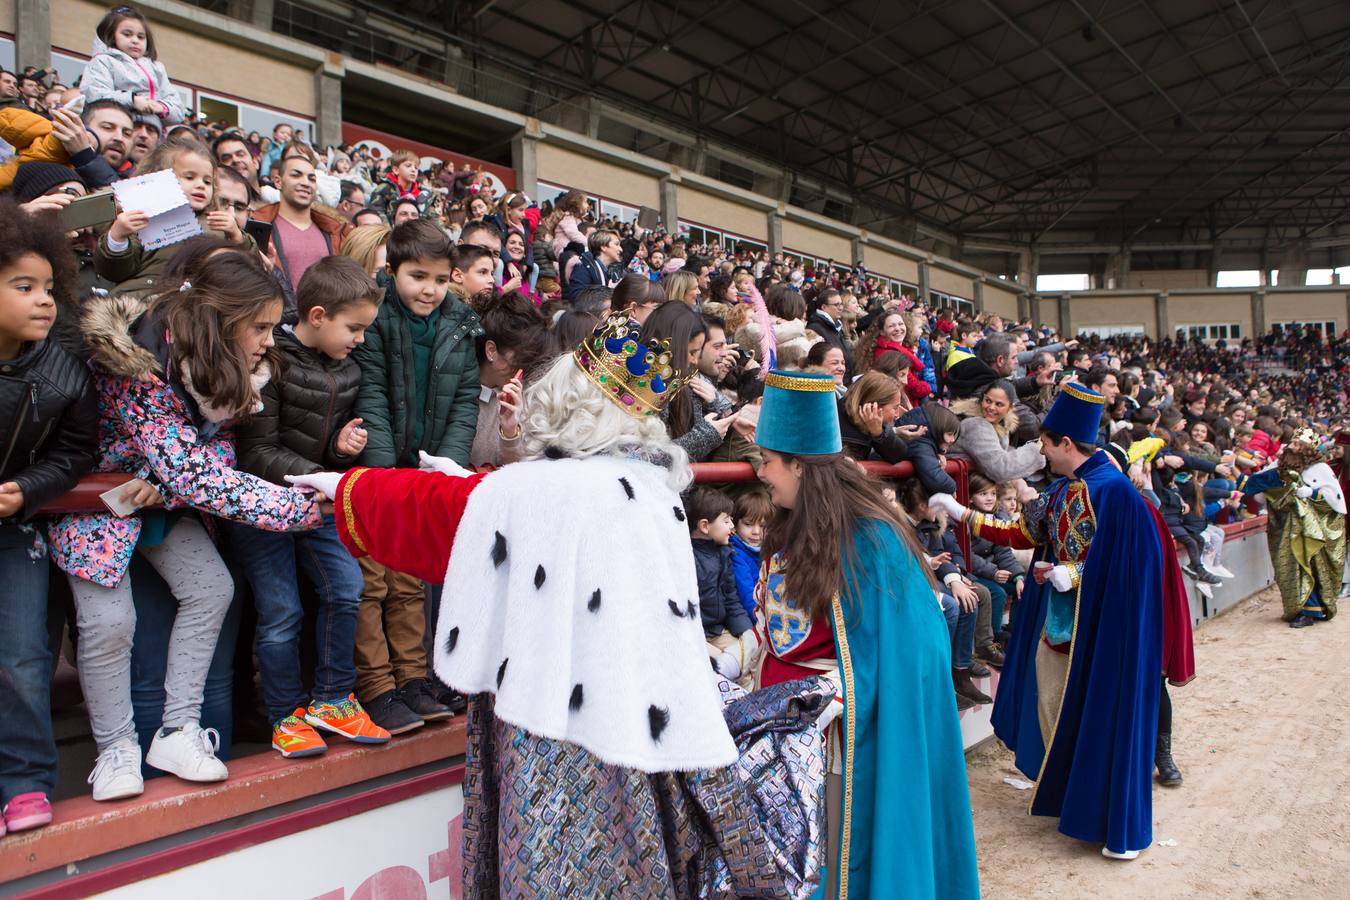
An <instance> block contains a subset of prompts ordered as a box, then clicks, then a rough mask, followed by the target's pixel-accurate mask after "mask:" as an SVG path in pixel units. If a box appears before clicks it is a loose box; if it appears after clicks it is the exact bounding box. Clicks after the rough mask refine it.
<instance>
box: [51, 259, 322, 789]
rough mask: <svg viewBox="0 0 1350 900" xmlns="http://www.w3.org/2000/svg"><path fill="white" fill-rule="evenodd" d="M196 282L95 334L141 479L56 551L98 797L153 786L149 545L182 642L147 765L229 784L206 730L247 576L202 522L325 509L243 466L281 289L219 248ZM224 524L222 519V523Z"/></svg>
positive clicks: (112, 435)
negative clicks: (135, 662)
mask: <svg viewBox="0 0 1350 900" xmlns="http://www.w3.org/2000/svg"><path fill="white" fill-rule="evenodd" d="M185 271H187V272H188V277H189V278H190V280H185V281H183V282H182V284H181V287H180V286H178V285H175V287H174V289H173V290H172V291H171V292H169V293H164V294H160V295H158V296H157V297H156V298H155V299H153V300H152V301H150V303H149V305H148V306H147V304H146V302H145V301H143V300H139V299H136V298H133V297H130V296H121V297H110V298H104V299H102V300H95V301H92V302H91V303H90V304H89V306H88V307H87V311H86V314H85V320H84V331H85V335H86V338H87V340H88V343H89V346H90V349H91V351H92V354H93V362H94V365H95V384H96V387H97V391H98V405H99V446H98V462H97V463H96V464H95V469H96V471H102V472H127V473H131V474H133V475H135V476H136V477H137V478H138V479H141V482H140V489H139V490H134V491H125V492H123V493H122V495H121V496H122V497H126V496H128V495H129V494H131V495H134V501H133V503H132V505H134V506H146V505H152V504H153V503H154V502H155V501H156V500H158V499H161V498H162V500H163V504H164V509H162V510H161V509H146V510H139V511H135V510H133V511H131V512H130V513H129V514H127V515H125V516H119V515H115V514H113V513H88V514H80V515H70V516H65V517H62V518H61V519H59V520H57V521H56V522H54V523H53V524H52V526H51V528H50V538H51V541H50V543H51V550H52V557H53V559H55V561H56V563H57V565H59V566H60V567H61V569H62V570H64V571H65V572H66V573H67V574H68V575H69V577H70V582H71V587H72V591H73V593H74V595H75V606H76V622H77V625H78V627H79V634H80V642H79V672H80V684H81V687H82V688H83V689H84V697H85V702H86V704H87V705H88V708H89V718H90V720H91V724H92V726H93V732H94V739H95V741H96V743H97V744H98V749H99V757H98V762H97V764H96V765H95V767H94V772H93V774H92V775H91V776H90V778H89V780H90V782H91V783H92V784H93V786H94V788H93V794H94V799H95V800H112V799H117V798H120V797H131V796H135V795H137V794H139V793H141V791H142V789H143V783H142V780H141V751H140V747H139V745H138V744H137V741H136V731H135V727H134V725H133V723H132V703H131V645H132V635H133V632H134V630H135V625H136V612H135V606H134V604H133V598H132V588H131V579H130V578H128V577H127V569H128V567H129V566H130V564H131V557H132V554H133V553H140V554H141V555H142V556H143V557H145V558H146V560H147V561H148V562H149V563H150V564H151V565H152V566H153V567H154V568H155V569H156V570H157V571H158V572H159V574H160V576H161V577H162V578H163V579H164V581H165V582H166V583H167V584H168V586H169V588H170V589H171V590H172V591H173V594H174V596H175V597H176V598H177V600H178V613H177V616H176V618H175V620H174V624H173V631H172V633H171V635H170V639H169V649H168V659H167V664H166V670H165V671H166V674H165V682H164V694H165V700H164V717H163V723H162V727H161V728H160V729H159V730H158V731H157V732H156V733H155V737H154V740H153V742H152V743H151V745H150V750H149V753H148V754H147V755H146V762H148V763H149V764H150V765H151V766H154V767H155V768H157V769H162V770H164V771H166V772H171V773H173V774H175V775H177V776H179V777H180V778H185V779H188V780H190V781H221V780H223V779H224V778H225V777H226V775H227V772H226V769H225V764H224V763H222V762H221V761H220V760H219V759H217V758H216V756H215V751H216V750H217V749H218V747H219V739H218V737H217V735H216V734H215V731H214V729H206V730H205V731H203V730H202V728H201V726H200V724H199V720H200V716H201V704H202V693H203V688H204V685H205V682H206V675H207V670H208V668H209V666H210V664H211V657H212V654H213V652H214V650H215V645H216V640H217V637H218V636H219V633H220V628H221V623H222V621H223V620H224V618H225V614H226V612H227V610H228V609H229V605H230V601H231V599H232V597H233V594H234V585H233V582H232V580H231V578H230V575H229V572H228V571H227V570H226V568H225V565H224V563H223V562H222V561H221V558H220V555H219V554H218V553H217V552H216V548H215V546H214V544H213V543H212V541H211V538H210V537H209V536H208V533H207V530H206V527H205V525H206V522H204V520H203V517H202V516H199V515H195V514H194V513H193V512H192V511H193V510H195V511H199V512H201V513H206V514H208V515H211V516H221V517H223V518H227V519H233V520H236V521H241V522H247V523H248V524H250V525H253V526H254V527H257V528H265V529H271V530H275V531H289V530H293V529H303V528H314V527H317V526H318V525H319V524H320V522H321V521H322V516H321V513H320V509H319V504H318V502H316V501H315V500H314V499H313V497H312V496H310V495H308V494H306V493H303V492H301V491H300V490H298V489H294V488H282V487H277V486H275V485H272V484H269V483H267V482H265V481H263V480H261V479H259V478H255V477H253V476H251V475H247V474H244V473H242V472H240V471H238V470H236V469H235V467H234V463H235V458H234V449H233V446H232V444H231V442H230V437H229V434H228V432H227V431H226V430H225V428H226V427H227V426H228V424H229V423H230V422H231V421H232V420H236V419H239V418H243V417H246V416H248V415H251V414H252V413H254V412H256V411H257V409H258V408H259V407H260V405H261V404H260V402H259V394H258V391H259V389H260V388H261V386H262V385H263V384H265V383H266V382H267V379H268V377H269V374H270V371H271V369H270V365H271V363H272V360H271V359H270V357H271V356H272V353H271V348H272V327H273V326H275V325H276V324H277V322H278V320H279V319H280V318H281V309H282V299H281V293H280V289H279V288H278V286H277V283H276V282H275V281H274V280H273V279H272V278H271V277H269V276H268V274H267V273H266V272H264V271H263V270H262V268H261V267H260V266H259V265H258V264H257V263H256V262H255V261H253V260H252V259H251V258H250V257H249V256H246V255H245V254H243V253H239V252H236V251H234V250H230V249H226V250H219V249H217V250H216V252H215V253H214V254H212V255H210V257H209V258H203V259H202V260H201V262H200V263H196V264H189V265H188V266H186V267H185ZM208 521H209V520H208Z"/></svg>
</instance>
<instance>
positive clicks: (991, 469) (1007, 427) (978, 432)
mask: <svg viewBox="0 0 1350 900" xmlns="http://www.w3.org/2000/svg"><path fill="white" fill-rule="evenodd" d="M952 412H954V413H956V414H957V415H958V416H960V417H961V431H960V433H959V434H957V436H956V440H955V441H953V442H952V445H951V447H950V448H948V451H947V454H948V455H949V456H951V457H952V458H954V459H964V460H968V461H969V462H970V465H971V468H973V469H974V470H975V471H976V472H979V473H980V474H981V475H983V476H984V477H985V478H988V479H989V480H990V481H993V482H1003V481H1013V480H1015V479H1018V478H1031V477H1033V476H1035V475H1037V474H1038V473H1040V471H1041V470H1042V469H1043V468H1045V457H1044V456H1043V455H1041V445H1040V444H1039V443H1037V442H1032V443H1028V444H1023V445H1022V446H1020V447H1017V448H1015V449H1014V448H1010V447H1009V437H1010V435H1012V434H1014V433H1016V431H1017V424H1018V422H1017V413H1016V412H1014V411H1013V410H1012V409H1009V410H1008V413H1007V415H1005V416H1004V417H1003V420H1002V421H1001V422H997V423H994V422H990V421H988V420H987V419H985V418H984V416H983V415H982V413H981V411H980V401H979V400H976V399H975V398H974V397H970V398H967V399H965V400H958V401H956V402H955V403H953V404H952Z"/></svg>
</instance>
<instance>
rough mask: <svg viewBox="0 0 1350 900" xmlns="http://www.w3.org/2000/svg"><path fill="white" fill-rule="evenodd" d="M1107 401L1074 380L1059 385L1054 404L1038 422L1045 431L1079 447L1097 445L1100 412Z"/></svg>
mask: <svg viewBox="0 0 1350 900" xmlns="http://www.w3.org/2000/svg"><path fill="white" fill-rule="evenodd" d="M1105 405H1106V398H1105V397H1103V396H1102V395H1101V394H1099V393H1097V392H1096V391H1090V390H1088V389H1087V388H1085V387H1083V386H1082V385H1081V384H1078V383H1077V382H1074V381H1066V382H1064V384H1063V385H1061V386H1060V389H1059V394H1058V396H1056V397H1055V402H1054V405H1053V406H1051V407H1050V412H1048V413H1047V414H1046V416H1045V421H1043V422H1041V428H1042V429H1044V430H1045V431H1053V432H1054V433H1055V434H1062V435H1063V436H1064V437H1066V438H1069V439H1070V440H1074V441H1077V442H1078V443H1080V444H1096V443H1097V429H1098V428H1099V427H1100V426H1101V424H1102V409H1103V408H1104V407H1105Z"/></svg>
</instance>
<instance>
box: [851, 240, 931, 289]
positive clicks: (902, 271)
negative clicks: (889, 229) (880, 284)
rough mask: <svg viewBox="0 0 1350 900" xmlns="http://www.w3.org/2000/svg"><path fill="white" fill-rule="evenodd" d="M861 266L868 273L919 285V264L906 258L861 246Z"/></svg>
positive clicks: (877, 248) (868, 246) (870, 246)
mask: <svg viewBox="0 0 1350 900" xmlns="http://www.w3.org/2000/svg"><path fill="white" fill-rule="evenodd" d="M863 264H864V265H865V266H867V271H869V272H876V273H878V274H880V275H885V276H886V277H888V278H898V279H900V280H901V281H907V282H909V283H910V284H918V283H919V264H918V262H917V261H915V260H912V259H910V258H909V257H907V256H900V255H899V254H897V253H890V252H887V251H886V250H882V249H881V248H880V247H873V246H872V245H871V244H866V245H864V246H863Z"/></svg>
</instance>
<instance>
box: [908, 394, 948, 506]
mask: <svg viewBox="0 0 1350 900" xmlns="http://www.w3.org/2000/svg"><path fill="white" fill-rule="evenodd" d="M900 424H901V425H923V426H924V427H926V428H928V431H927V432H926V433H924V434H923V435H922V436H921V437H917V438H915V439H914V440H912V441H909V442H908V444H909V446H908V452H907V454H906V456H905V458H906V459H908V460H909V462H910V463H911V464H912V465H913V466H914V473H915V474H916V475H918V476H919V481H920V483H922V484H923V487H924V490H926V491H928V493H930V494H936V493H944V494H953V495H954V494H955V493H956V481H955V480H954V479H953V478H952V476H950V475H948V474H947V473H946V472H945V471H944V470H943V468H942V465H941V464H940V463H939V462H938V449H937V444H936V443H934V442H933V429H932V426H930V425H929V423H928V414H927V413H925V412H924V411H923V407H922V406H916V407H915V408H914V409H911V410H910V411H909V412H907V413H905V414H904V415H903V416H901V417H900Z"/></svg>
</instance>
